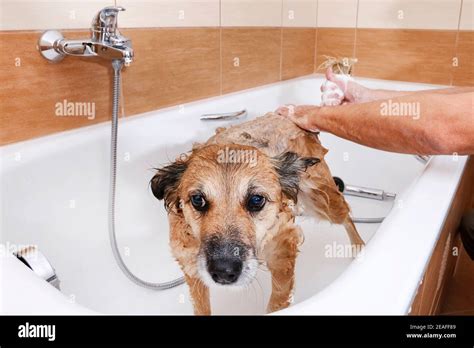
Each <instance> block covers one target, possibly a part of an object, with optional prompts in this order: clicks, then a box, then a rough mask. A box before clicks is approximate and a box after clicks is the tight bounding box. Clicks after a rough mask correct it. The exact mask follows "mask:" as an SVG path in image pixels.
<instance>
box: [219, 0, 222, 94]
mask: <svg viewBox="0 0 474 348" xmlns="http://www.w3.org/2000/svg"><path fill="white" fill-rule="evenodd" d="M219 95H222V0H219Z"/></svg>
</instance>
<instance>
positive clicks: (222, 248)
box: [205, 238, 247, 285]
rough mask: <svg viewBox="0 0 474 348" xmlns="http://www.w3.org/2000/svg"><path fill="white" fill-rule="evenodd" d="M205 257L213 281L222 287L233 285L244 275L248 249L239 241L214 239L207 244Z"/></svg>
mask: <svg viewBox="0 0 474 348" xmlns="http://www.w3.org/2000/svg"><path fill="white" fill-rule="evenodd" d="M205 255H206V266H207V271H208V272H209V274H210V276H211V278H212V280H213V281H214V282H216V283H218V284H222V285H226V284H232V283H235V282H236V281H237V280H238V279H239V277H240V275H241V274H242V269H243V265H244V259H245V257H246V255H247V248H246V246H245V245H244V244H243V243H241V242H239V241H232V240H226V239H221V238H212V239H210V240H209V241H208V242H207V243H206V246H205Z"/></svg>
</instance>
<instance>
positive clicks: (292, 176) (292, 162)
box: [272, 152, 321, 203]
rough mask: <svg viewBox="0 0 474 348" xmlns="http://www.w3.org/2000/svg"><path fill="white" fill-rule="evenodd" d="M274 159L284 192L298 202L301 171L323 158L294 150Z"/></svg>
mask: <svg viewBox="0 0 474 348" xmlns="http://www.w3.org/2000/svg"><path fill="white" fill-rule="evenodd" d="M272 160H273V163H274V166H275V170H276V172H277V173H278V176H279V179H280V186H281V189H282V192H283V193H284V194H285V195H286V196H287V197H288V198H290V199H291V200H293V201H294V202H295V203H296V201H297V197H298V192H299V190H300V186H299V184H300V176H301V173H303V172H305V171H306V168H308V167H311V166H314V165H315V164H317V163H319V162H321V160H320V159H319V158H316V157H300V156H298V155H297V154H296V153H294V152H284V153H282V154H281V155H279V156H276V157H273V159H272Z"/></svg>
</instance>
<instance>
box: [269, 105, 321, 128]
mask: <svg viewBox="0 0 474 348" xmlns="http://www.w3.org/2000/svg"><path fill="white" fill-rule="evenodd" d="M319 109H320V108H319V107H318V106H314V105H299V106H295V105H291V104H290V105H285V106H280V107H279V108H278V109H276V110H275V113H276V114H278V115H281V116H284V117H286V118H288V119H290V120H291V121H293V122H294V123H296V125H298V126H299V127H301V128H303V129H306V130H309V131H310V132H319V129H318V128H317V126H316V124H317V117H318V116H317V114H318V111H319Z"/></svg>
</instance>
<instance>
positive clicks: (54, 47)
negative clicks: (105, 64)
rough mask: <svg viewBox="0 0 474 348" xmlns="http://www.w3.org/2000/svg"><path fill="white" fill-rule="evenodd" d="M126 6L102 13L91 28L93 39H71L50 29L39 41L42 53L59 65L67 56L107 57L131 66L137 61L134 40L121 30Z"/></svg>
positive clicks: (96, 17)
mask: <svg viewBox="0 0 474 348" xmlns="http://www.w3.org/2000/svg"><path fill="white" fill-rule="evenodd" d="M120 11H125V9H124V8H123V7H119V6H110V7H105V8H103V9H102V10H100V11H99V12H98V13H97V15H96V16H95V17H94V19H93V21H92V25H91V38H90V39H83V40H68V39H65V38H64V37H63V35H62V34H61V33H60V32H58V31H56V30H48V31H46V32H44V33H43V35H41V37H40V39H39V41H38V50H39V51H40V53H41V54H42V56H43V57H44V58H46V59H47V60H49V61H51V62H59V61H61V60H62V59H63V58H64V57H65V56H76V57H104V58H107V59H112V60H121V61H123V63H124V64H125V65H126V66H128V65H130V63H131V62H132V60H133V48H132V42H131V40H130V39H128V38H126V37H124V36H122V35H121V34H120V32H119V30H118V29H117V17H118V13H119V12H120Z"/></svg>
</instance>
